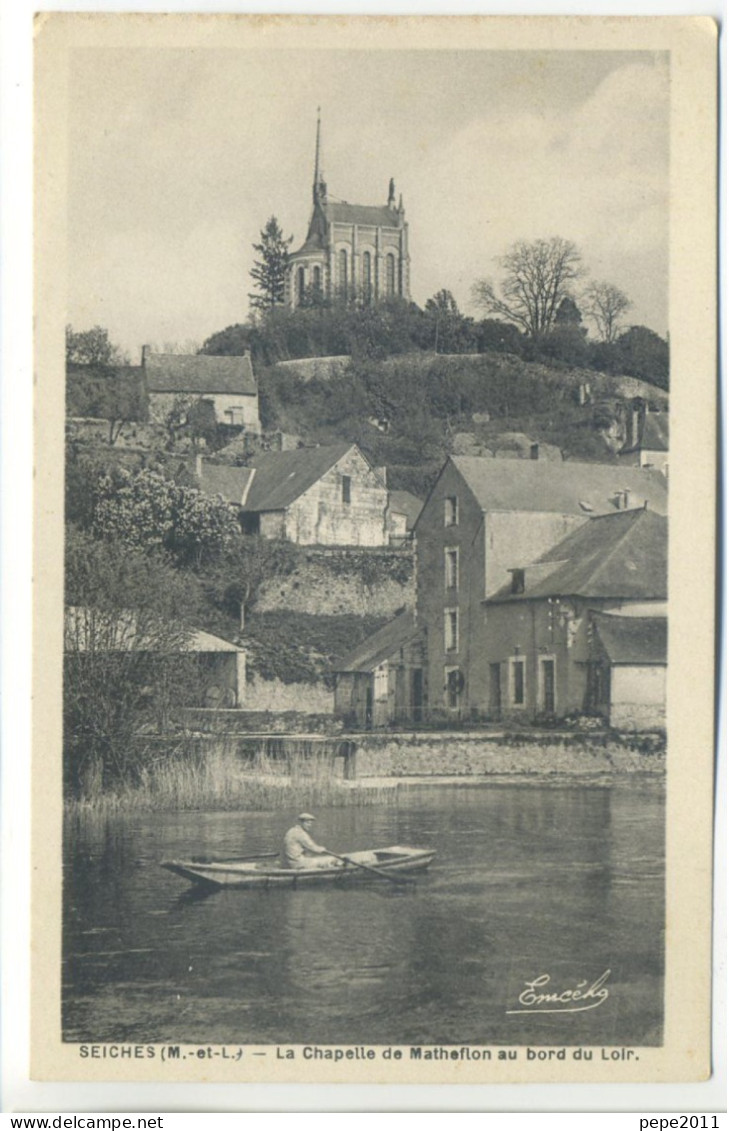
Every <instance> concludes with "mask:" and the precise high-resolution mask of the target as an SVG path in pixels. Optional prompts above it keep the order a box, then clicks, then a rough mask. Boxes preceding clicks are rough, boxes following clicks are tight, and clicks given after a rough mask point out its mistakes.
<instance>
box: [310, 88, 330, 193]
mask: <svg viewBox="0 0 729 1131" xmlns="http://www.w3.org/2000/svg"><path fill="white" fill-rule="evenodd" d="M313 194H314V204H326V200H327V186H326V181H325V180H324V174H323V172H322V168H321V106H317V108H316V150H315V153H314V188H313Z"/></svg>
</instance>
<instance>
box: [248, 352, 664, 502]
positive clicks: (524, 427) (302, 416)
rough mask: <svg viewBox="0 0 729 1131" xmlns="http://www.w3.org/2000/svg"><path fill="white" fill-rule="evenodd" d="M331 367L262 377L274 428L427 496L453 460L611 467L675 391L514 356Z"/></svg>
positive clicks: (267, 418)
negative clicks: (343, 449) (361, 462)
mask: <svg viewBox="0 0 729 1131" xmlns="http://www.w3.org/2000/svg"><path fill="white" fill-rule="evenodd" d="M327 360H328V359H326V358H323V359H311V358H306V359H302V362H301V364H300V365H299V364H297V362H296V361H293V360H292V361H288V362H286V363H285V364H283V365H275V366H271V367H269V368H267V369H263V370H262V371H261V372H260V373H259V387H260V394H261V414H262V422H263V426H264V428H266V429H269V430H274V429H279V430H281V431H283V432H286V433H293V434H295V435H296V436H297V437H298V438H299V439H300V441H301V442H302V443H305V444H327V443H332V442H334V441H337V440H351V441H353V442H356V443H357V444H359V446H360V447H361V449H362V451H363V452H364V453H365V454H366V455H367V456H368V458H369V459H370V460H371V461H372V462H373V463H374V464H375V465H376V466H387V467H388V469H389V473H390V480H389V482H390V486H391V487H399V488H405V489H408V490H411V491H414V492H415V493H416V494H420V495H421V496H422V495H423V493H424V491H426V490H427V488H428V486H429V484H430V482H432V478H433V475H434V472H435V470H437V468H438V467H439V466H440V464H441V463H442V462H443V460H444V459H445V457H446V456H447V455H449V454H451V453H454V452H461V453H462V454H466V453H467V454H473V455H478V454H480V455H484V456H489V455H492V454H494V453H497V454H498V455H500V456H506V455H508V454H511V455H513V456H518V455H521V454H524V452H525V450H526V449H527V447H528V445H529V444H539V445H540V448H541V449H542V454H546V453H547V452H551V454H552V455H553V457H554V458H560V454H561V457H562V458H564V459H576V460H584V461H596V462H612V461H613V460H614V459H615V451H616V449H617V448H618V447H619V446H620V443H621V439H622V434H623V428H624V412H625V405H626V403H627V401H628V400H629V399H630V398H632V397H636V396H641V397H643V398H644V399H645V400H646V401H647V402H648V403H649V405H650V407H652V408H656V409H657V408H666V407H667V405H668V394H667V393H666V392H664V391H663V390H661V389H659V388H657V387H656V386H655V385H650V384H647V383H646V382H643V381H640V380H638V379H637V378H633V377H621V376H613V375H610V374H606V373H600V372H597V371H595V370H593V369H579V368H568V367H566V366H563V367H560V368H557V367H553V366H547V365H544V364H540V363H538V362H530V361H525V360H523V359H522V358H519V357H516V356H514V355H512V354H505V353H497V352H493V353H488V352H487V353H480V354H454V355H445V354H426V353H417V354H408V355H405V356H398V357H391V358H388V359H384V360H378V361H374V360H355V359H352V360H350V361H349V362H348V363H346V361H345V360H344V359H342V358H341V357H340V358H337V365H336V366H327V365H326V364H325V363H326V361H327ZM317 362H319V363H320V364H317ZM527 454H528V453H527Z"/></svg>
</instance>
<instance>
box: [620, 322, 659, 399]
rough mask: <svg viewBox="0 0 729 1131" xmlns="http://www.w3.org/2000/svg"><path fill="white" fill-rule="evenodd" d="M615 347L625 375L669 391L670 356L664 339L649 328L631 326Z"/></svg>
mask: <svg viewBox="0 0 729 1131" xmlns="http://www.w3.org/2000/svg"><path fill="white" fill-rule="evenodd" d="M615 345H616V348H617V350H618V355H619V358H620V361H621V368H622V371H623V373H627V374H629V375H630V376H631V377H639V378H640V379H641V380H643V381H650V382H651V384H653V385H658V386H659V388H661V389H668V387H669V362H670V356H669V349H668V342H667V341H665V339H664V338H662V337H660V335H659V334H656V333H655V332H654V331H653V330H649V329H648V327H647V326H631V327H630V329H629V330H626V332H625V333H624V334H621V335H620V337H619V338H618V339H617V341H616V343H615Z"/></svg>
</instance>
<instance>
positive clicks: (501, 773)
mask: <svg viewBox="0 0 729 1131" xmlns="http://www.w3.org/2000/svg"><path fill="white" fill-rule="evenodd" d="M140 765H141V768H140V770H139V772H138V774H137V777H136V780H135V781H133V782H124V783H116V784H115V785H113V786H111V787H109V786H107V787H105V788H104V787H103V786H102V784H101V782H100V778H99V775H94V774H91V775H89V778H88V781H87V783H86V786H85V789H84V791H83V792H82V794H81V796H80V797H78V798H74V799H69V800H67V802H66V812H67V816H69V817H76V816H81V815H83V814H96V815H107V814H108V815H111V814H113V813H116V812H130V811H133V812H155V811H157V812H176V811H186V810H206V811H216V810H239V811H240V810H247V811H249V812H255V811H262V810H273V809H290V808H299V809H301V808H314V807H316V808H318V809H322V808H335V807H342V806H377V805H395V804H397V799H398V797H397V795H398V790H402V789H407V788H408V787H409V786H415V785H425V784H431V785H443V784H463V785H472V784H473V785H476V784H484V783H486V782H488V783H490V784H493V785H499V784H522V783H524V784H533V785H537V784H540V785H543V784H550V783H554V784H564V783H565V782H573V783H575V784H584V785H596V784H597V785H599V784H610V783H612V782H614V781H616V780H619V779H620V778H623V777H626V778H627V777H630V776H633V775H641V776H647V777H650V778H652V779H655V780H661V779H662V777H663V775H664V771H665V743H664V741H663V740H662V738H661V736H659V735H648V736H645V735H644V736H640V737H636V736H621V735H616V734H612V733H611V734H600V735H589V736H586V735H574V734H561V735H554V734H550V735H546V734H540V735H532V734H529V735H525V734H498V735H494V734H492V733H491V734H478V733H473V734H463V733H458V734H456V733H452V734H447V735H444V734H435V733H430V734H424V733H420V734H399V735H391V734H367V735H349V736H347V737H346V738H344V737H342V738H340V739H337V740H336V741H335V740H325V739H315V738H314V737H313V736H302V735H291V736H277V737H276V739H275V740H273V739H271V738H270V736H269V737H264V736H260V737H259V738H257V739H255V740H253V739H252V738H251V737H250V736H247V737H245V738H242V737H241V736H235V735H227V736H224V737H221V736H219V735H216V736H214V735H204V736H199V735H198V736H195V737H194V738H190V739H189V741H188V742H187V743H184V744H180V742H179V740H178V741H176V742H175V745H174V749H173V750H171V751H169V752H167V753H165V749H164V746H163V744H160V743H158V744H155V745H152V746H151V747H149V748H147V749H145V750H144V751H140Z"/></svg>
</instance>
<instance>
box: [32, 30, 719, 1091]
mask: <svg viewBox="0 0 729 1131" xmlns="http://www.w3.org/2000/svg"><path fill="white" fill-rule="evenodd" d="M715 39H716V29H715V27H714V25H713V24H712V23H711V21H708V20H700V19H679V18H676V19H640V20H636V19H632V20H631V19H623V20H620V19H610V20H601V19H597V18H592V19H588V20H573V19H570V18H568V17H563V18H555V19H548V20H529V19H522V18H511V17H510V18H470V17H452V18H435V17H432V18H406V17H396V18H391V19H386V18H381V19H380V18H375V17H371V18H369V17H357V18H354V17H351V18H345V17H342V18H310V19H307V18H303V17H279V18H276V19H274V18H270V19H268V18H265V17H259V18H254V17H232V16H220V17H213V16H171V17H155V16H133V15H117V16H101V15H93V14H77V15H59V14H52V15H50V16H46V18H45V19H44V21H43V23H42V26H39V27H38V29H37V46H36V66H37V71H36V90H37V119H36V127H37V131H38V141H37V153H38V164H37V174H36V183H37V192H38V204H37V243H36V271H37V290H36V304H37V310H38V323H39V324H38V330H37V352H38V357H39V359H41V358H42V362H41V361H40V360H39V364H38V381H39V389H40V390H41V391H42V393H43V395H42V396H40V397H39V398H38V399H37V402H36V409H37V414H38V423H37V436H38V441H39V443H38V447H37V452H38V456H37V458H38V468H39V479H38V483H39V488H38V489H37V494H36V518H35V521H36V529H37V530H39V531H41V532H42V537H41V538H40V539H39V542H38V550H37V567H38V568H37V574H36V602H37V604H36V610H37V611H36V620H37V623H38V621H39V620H41V618H42V623H44V624H45V625H46V626H47V627H48V626H52V629H53V631H52V633H51V637H52V638H53V640H54V641H56V643H57V648H56V651H55V652H54V653H53V655H52V658H51V659H50V660H49V661H48V662H44V663H41V662H40V659H39V651H38V649H39V637H38V636H36V645H35V648H36V661H37V667H36V687H37V691H38V694H39V695H40V693H41V692H44V696H43V699H42V702H43V704H44V706H43V710H42V711H41V710H40V709H39V711H38V714H37V717H36V762H35V771H34V772H35V775H36V776H35V778H34V780H36V782H38V783H40V777H39V776H38V775H42V786H41V785H40V784H38V785H37V793H36V797H35V801H34V806H35V823H36V835H37V837H38V842H37V844H36V853H37V854H38V859H39V860H40V859H42V858H43V856H44V853H43V849H44V845H43V843H41V836H43V837H45V838H48V837H52V838H54V841H53V843H54V845H55V846H56V848H57V850H58V851H57V859H58V860H59V861H60V860H62V878H61V876H60V867H59V868H57V869H56V868H44V867H40V868H39V871H38V873H37V878H36V881H35V883H36V898H35V907H36V912H35V914H36V919H35V924H34V932H35V937H37V938H38V940H39V942H38V954H37V958H36V965H35V970H34V1004H33V1061H34V1073H35V1075H36V1076H37V1077H38V1078H41V1079H66V1080H74V1079H78V1080H90V1081H94V1080H97V1081H101V1080H140V1081H141V1080H160V1081H170V1082H172V1081H178V1080H179V1081H189V1082H195V1081H198V1080H201V1079H204V1080H214V1081H217V1082H240V1081H249V1082H256V1081H258V1082H266V1081H278V1082H281V1083H284V1082H289V1083H291V1082H295V1083H305V1082H311V1083H317V1082H335V1081H339V1082H360V1081H361V1082H376V1083H388V1082H389V1083H424V1082H430V1083H433V1082H435V1083H437V1082H443V1083H447V1082H452V1081H453V1080H454V1079H457V1080H458V1082H463V1083H499V1082H535V1083H538V1082H545V1081H563V1082H596V1081H622V1082H628V1081H658V1080H666V1081H667V1080H679V1079H702V1078H704V1077H705V1076H706V1074H707V1072H708V1065H709V1046H708V1041H709V1005H708V1001H709V997H708V995H709V993H710V965H709V958H708V944H709V938H710V935H709V923H710V876H711V872H710V859H711V857H710V849H711V799H712V792H711V791H712V760H713V715H712V712H713V701H712V694H713V692H712V687H713V683H712V680H713V674H712V673H713V642H712V640H713V636H712V634H713V607H712V598H713V537H714V533H713V491H714V458H715V457H714V450H713V436H714V423H713V421H714V404H713V395H714V394H713V388H714V379H715V375H714V358H713V337H712V335H713V333H714V330H715V294H714V278H713V254H714V247H715V233H714V219H713V218H714V215H715V205H714V203H713V199H714V198H713V193H714V189H715V178H716V169H715V152H714V151H715V141H714V133H713V132H712V131H713V128H714V126H715V122H714V113H715V111H714V102H713V99H714V97H715V72H714V69H713V68H714V66H715V64H714V55H715ZM61 547H63V549H62V551H61ZM697 577H700V578H701V579H702V585H701V586H698V585H697V584H696V578H697ZM689 593H691V596H692V600H691V601H689V600H688V598H689ZM36 631H38V630H37V629H36ZM61 642H62V643H61ZM46 659H47V657H46ZM49 798H51V799H52V800H51V801H49ZM41 828H42V829H44V830H45V831H44V832H43V833H41ZM41 908H42V910H41ZM667 927H668V929H667ZM59 956H60V961H59ZM699 956H700V960H699ZM667 971H668V976H667ZM677 1018H681V1024H680V1025H679V1024H677Z"/></svg>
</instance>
